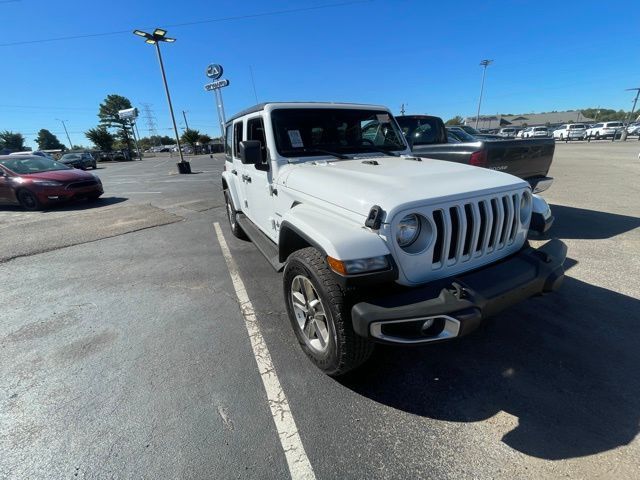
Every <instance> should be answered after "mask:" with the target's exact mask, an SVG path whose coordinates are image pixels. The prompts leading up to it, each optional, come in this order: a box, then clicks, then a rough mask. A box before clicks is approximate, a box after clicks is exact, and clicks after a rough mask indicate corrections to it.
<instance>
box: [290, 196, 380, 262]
mask: <svg viewBox="0 0 640 480" xmlns="http://www.w3.org/2000/svg"><path fill="white" fill-rule="evenodd" d="M306 246H313V247H315V248H317V249H318V250H319V251H320V252H322V253H323V254H324V255H329V256H331V257H333V258H336V259H338V260H354V259H357V258H370V257H377V256H382V255H391V252H390V251H389V248H388V247H387V245H386V243H385V241H384V240H383V239H382V238H380V236H378V234H377V233H375V232H373V231H371V230H370V229H368V228H366V227H365V226H364V218H363V220H362V223H357V222H356V221H354V220H352V219H350V218H346V217H344V216H341V215H339V214H337V213H334V212H330V211H327V210H323V209H319V208H317V207H313V206H311V205H307V204H298V205H296V206H295V207H293V208H292V209H291V210H289V211H288V212H287V213H286V214H285V215H284V216H283V217H282V221H281V222H280V232H279V239H278V247H279V248H278V250H279V259H280V262H285V261H286V260H287V258H288V256H289V255H290V254H291V253H293V252H294V251H296V250H299V249H300V248H304V247H306Z"/></svg>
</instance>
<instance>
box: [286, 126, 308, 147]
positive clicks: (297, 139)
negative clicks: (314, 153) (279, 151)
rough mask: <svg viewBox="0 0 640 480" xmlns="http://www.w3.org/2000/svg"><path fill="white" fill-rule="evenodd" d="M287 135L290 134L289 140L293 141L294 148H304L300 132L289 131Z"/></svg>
mask: <svg viewBox="0 0 640 480" xmlns="http://www.w3.org/2000/svg"><path fill="white" fill-rule="evenodd" d="M287 133H288V134H289V140H290V141H291V147H292V148H302V147H304V143H302V137H301V136H300V130H287Z"/></svg>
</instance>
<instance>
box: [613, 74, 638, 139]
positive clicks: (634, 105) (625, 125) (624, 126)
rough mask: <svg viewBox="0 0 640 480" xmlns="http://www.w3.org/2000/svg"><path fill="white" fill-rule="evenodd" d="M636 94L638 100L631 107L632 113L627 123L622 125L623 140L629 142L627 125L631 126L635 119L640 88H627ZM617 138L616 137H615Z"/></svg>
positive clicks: (635, 99) (634, 100)
mask: <svg viewBox="0 0 640 480" xmlns="http://www.w3.org/2000/svg"><path fill="white" fill-rule="evenodd" d="M634 90H635V92H636V98H634V99H633V107H631V113H629V116H628V117H627V121H626V122H624V123H623V124H622V126H623V128H622V136H621V138H620V139H621V140H625V141H626V140H627V125H629V121H630V120H631V119H632V118H633V112H635V110H636V104H637V103H638V96H639V95H640V88H638V87H636V88H627V91H628V92H630V91H634ZM614 136H615V135H614Z"/></svg>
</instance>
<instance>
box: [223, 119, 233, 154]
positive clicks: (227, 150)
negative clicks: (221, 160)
mask: <svg viewBox="0 0 640 480" xmlns="http://www.w3.org/2000/svg"><path fill="white" fill-rule="evenodd" d="M232 132H233V127H232V126H231V125H227V131H226V132H225V136H224V154H225V155H226V156H227V157H229V158H231V145H232V139H231V133H232Z"/></svg>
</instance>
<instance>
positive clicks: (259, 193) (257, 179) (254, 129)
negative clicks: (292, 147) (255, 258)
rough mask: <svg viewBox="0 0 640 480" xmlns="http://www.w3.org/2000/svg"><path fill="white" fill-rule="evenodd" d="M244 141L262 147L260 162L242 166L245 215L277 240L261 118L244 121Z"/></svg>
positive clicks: (256, 117)
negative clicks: (255, 142) (245, 205)
mask: <svg viewBox="0 0 640 480" xmlns="http://www.w3.org/2000/svg"><path fill="white" fill-rule="evenodd" d="M245 126H246V132H245V139H246V140H258V141H259V142H260V143H261V145H262V149H261V151H262V158H261V162H260V163H259V164H257V165H252V164H245V165H243V167H244V170H243V175H244V177H242V178H243V180H244V185H245V191H246V202H247V211H246V212H245V214H246V215H247V216H248V217H249V219H250V220H251V221H252V222H253V223H254V224H255V225H257V226H258V227H259V228H260V230H262V231H263V232H264V233H265V234H266V235H267V236H269V237H270V238H271V239H272V240H273V241H276V240H277V232H276V228H275V224H276V222H275V218H274V216H273V203H274V202H273V198H272V195H273V192H272V188H271V186H272V185H271V184H272V166H271V162H270V159H269V158H268V156H267V147H266V138H265V133H264V123H263V121H262V116H261V115H260V114H257V115H256V116H254V117H248V118H247V119H246V123H245Z"/></svg>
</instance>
